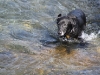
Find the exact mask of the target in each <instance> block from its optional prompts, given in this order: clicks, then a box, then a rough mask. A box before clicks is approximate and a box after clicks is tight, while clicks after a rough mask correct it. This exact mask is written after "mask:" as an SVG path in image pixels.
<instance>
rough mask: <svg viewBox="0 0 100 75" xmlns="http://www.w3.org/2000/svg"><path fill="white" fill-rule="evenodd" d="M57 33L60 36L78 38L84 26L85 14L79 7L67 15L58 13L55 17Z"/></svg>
mask: <svg viewBox="0 0 100 75" xmlns="http://www.w3.org/2000/svg"><path fill="white" fill-rule="evenodd" d="M57 26H58V35H59V36H60V37H66V36H69V37H71V38H76V39H79V38H80V36H81V33H82V31H83V30H84V27H85V26H86V16H85V14H84V12H83V11H82V10H80V9H76V10H73V11H71V12H70V13H68V14H67V16H62V15H61V14H59V15H58V18H57Z"/></svg>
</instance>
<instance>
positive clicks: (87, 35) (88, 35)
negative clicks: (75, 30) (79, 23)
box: [81, 31, 100, 41]
mask: <svg viewBox="0 0 100 75" xmlns="http://www.w3.org/2000/svg"><path fill="white" fill-rule="evenodd" d="M98 34H100V31H99V32H98V33H97V34H96V33H91V34H87V33H84V32H83V33H82V36H81V37H82V38H83V39H84V40H86V41H91V40H92V39H95V38H97V36H98Z"/></svg>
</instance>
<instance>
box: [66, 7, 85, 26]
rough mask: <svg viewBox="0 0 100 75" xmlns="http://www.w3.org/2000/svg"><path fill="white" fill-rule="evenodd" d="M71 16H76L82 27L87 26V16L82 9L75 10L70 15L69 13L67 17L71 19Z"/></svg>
mask: <svg viewBox="0 0 100 75" xmlns="http://www.w3.org/2000/svg"><path fill="white" fill-rule="evenodd" d="M71 15H74V16H75V17H76V18H77V19H78V22H79V25H80V26H82V25H86V16H85V14H84V12H83V11H82V10H80V9H76V10H73V11H71V12H70V13H68V15H67V16H69V17H70V16H71Z"/></svg>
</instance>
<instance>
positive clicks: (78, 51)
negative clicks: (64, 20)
mask: <svg viewBox="0 0 100 75" xmlns="http://www.w3.org/2000/svg"><path fill="white" fill-rule="evenodd" d="M75 8H78V9H79V8H80V9H82V10H83V11H84V12H85V14H86V15H87V26H86V30H85V31H84V33H83V34H82V37H83V38H84V40H85V41H86V43H85V45H83V46H81V45H80V44H79V43H77V42H72V43H65V44H62V43H60V42H59V41H58V37H57V26H56V21H55V20H56V18H57V15H58V14H59V13H62V14H63V15H65V14H67V13H68V12H69V11H71V10H73V9H75ZM99 41H100V0H76V1H75V0H46V1H45V0H0V75H100V42H99Z"/></svg>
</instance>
